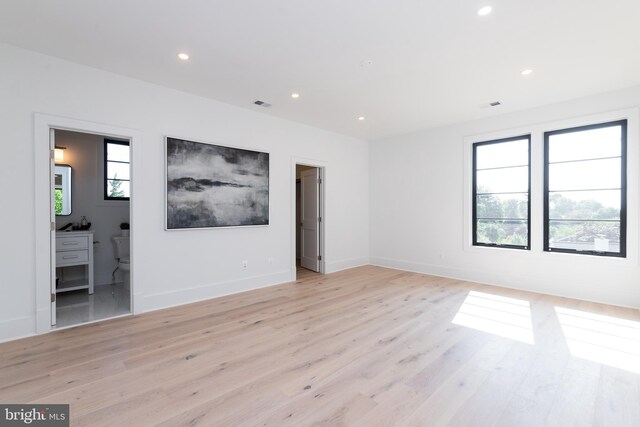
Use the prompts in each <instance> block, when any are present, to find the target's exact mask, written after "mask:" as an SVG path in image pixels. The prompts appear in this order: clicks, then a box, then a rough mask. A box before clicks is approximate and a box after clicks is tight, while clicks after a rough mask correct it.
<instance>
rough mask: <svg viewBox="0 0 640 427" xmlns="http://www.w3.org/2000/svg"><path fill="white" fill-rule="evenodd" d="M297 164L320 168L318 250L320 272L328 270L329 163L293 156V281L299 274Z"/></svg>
mask: <svg viewBox="0 0 640 427" xmlns="http://www.w3.org/2000/svg"><path fill="white" fill-rule="evenodd" d="M296 165H300V166H311V167H314V168H318V171H319V175H320V179H321V184H320V191H319V192H318V202H319V203H320V218H322V221H320V224H319V227H318V238H319V246H320V249H319V251H318V253H319V255H320V257H321V260H320V265H319V270H320V271H319V273H320V274H325V271H326V262H327V253H328V252H327V250H326V245H325V241H326V239H325V226H326V216H325V212H326V209H325V206H326V203H325V199H326V197H325V194H326V188H327V164H326V162H323V161H321V160H314V159H306V158H301V157H292V158H291V179H290V182H291V203H290V206H291V245H290V246H291V281H292V282H295V280H296V276H297V267H296V235H297V233H298V229H297V227H298V224H297V221H296Z"/></svg>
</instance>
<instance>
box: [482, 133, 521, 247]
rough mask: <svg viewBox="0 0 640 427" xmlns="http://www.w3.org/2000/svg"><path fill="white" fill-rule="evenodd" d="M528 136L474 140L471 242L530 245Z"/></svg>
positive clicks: (487, 244)
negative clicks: (475, 141) (483, 140)
mask: <svg viewBox="0 0 640 427" xmlns="http://www.w3.org/2000/svg"><path fill="white" fill-rule="evenodd" d="M530 145H531V136H530V135H525V136H518V137H514V138H506V139H498V140H494V141H486V142H478V143H475V144H473V185H472V189H473V194H472V198H473V202H472V214H473V231H472V232H473V245H474V246H498V247H505V248H514V249H529V246H530V244H529V239H530V232H529V216H530V211H531V205H530V200H529V199H530V197H529V181H530V169H529V160H530V153H529V152H530Z"/></svg>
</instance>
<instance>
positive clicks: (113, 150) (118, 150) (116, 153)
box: [107, 143, 129, 162]
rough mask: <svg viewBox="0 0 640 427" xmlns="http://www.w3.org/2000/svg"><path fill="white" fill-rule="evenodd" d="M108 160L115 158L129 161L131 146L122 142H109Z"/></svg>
mask: <svg viewBox="0 0 640 427" xmlns="http://www.w3.org/2000/svg"><path fill="white" fill-rule="evenodd" d="M107 160H114V161H117V162H128V161H129V146H128V145H122V144H110V143H107Z"/></svg>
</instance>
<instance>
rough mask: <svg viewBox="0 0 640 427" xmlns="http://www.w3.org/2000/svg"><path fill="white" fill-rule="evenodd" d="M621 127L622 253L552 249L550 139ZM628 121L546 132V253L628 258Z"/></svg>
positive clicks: (544, 192)
mask: <svg viewBox="0 0 640 427" xmlns="http://www.w3.org/2000/svg"><path fill="white" fill-rule="evenodd" d="M614 126H620V127H621V129H620V137H621V145H620V162H621V164H620V174H621V176H620V252H619V253H618V252H608V251H596V250H578V249H567V248H551V247H550V246H549V137H550V136H552V135H560V134H564V133H573V132H582V131H586V130H593V129H601V128H606V127H614ZM627 126H628V121H627V119H622V120H615V121H610V122H604V123H597V124H590V125H584V126H576V127H571V128H566V129H558V130H553V131H547V132H544V189H543V198H544V208H543V217H544V219H543V227H544V232H543V234H544V236H543V244H544V251H545V252H551V253H570V254H579V255H592V256H594V255H595V256H602V257H616V258H626V257H627Z"/></svg>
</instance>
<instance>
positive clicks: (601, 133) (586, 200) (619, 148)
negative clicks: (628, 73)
mask: <svg viewBox="0 0 640 427" xmlns="http://www.w3.org/2000/svg"><path fill="white" fill-rule="evenodd" d="M626 140H627V121H626V120H620V121H615V122H609V123H603V124H597V125H590V126H582V127H577V128H571V129H562V130H556V131H552V132H546V133H545V134H544V157H545V159H544V160H545V162H544V163H545V171H544V172H545V176H544V191H545V199H544V250H545V251H553V252H572V253H582V254H590V255H606V256H618V257H624V256H626V204H627V203H626V161H627V160H626Z"/></svg>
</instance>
